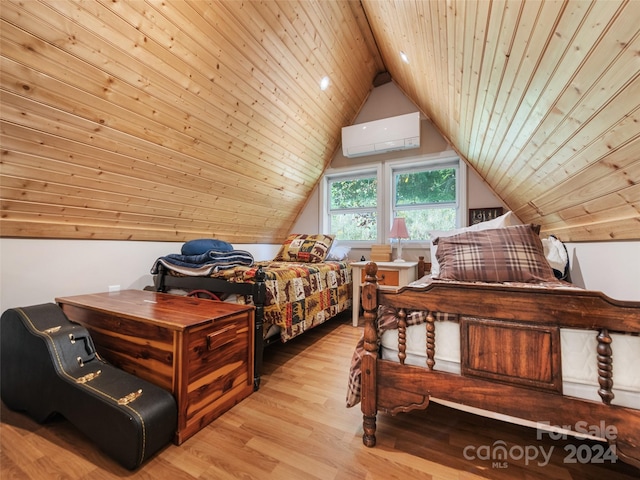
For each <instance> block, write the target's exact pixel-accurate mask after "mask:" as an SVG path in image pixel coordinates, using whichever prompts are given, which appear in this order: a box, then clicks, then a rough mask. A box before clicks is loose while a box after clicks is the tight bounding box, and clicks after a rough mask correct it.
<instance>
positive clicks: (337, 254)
mask: <svg viewBox="0 0 640 480" xmlns="http://www.w3.org/2000/svg"><path fill="white" fill-rule="evenodd" d="M350 251H351V247H347V246H345V245H338V240H334V241H333V245H332V246H331V249H330V250H329V253H328V254H327V258H326V259H325V260H330V261H333V262H342V261H345V260H347V259H348V258H349V252H350Z"/></svg>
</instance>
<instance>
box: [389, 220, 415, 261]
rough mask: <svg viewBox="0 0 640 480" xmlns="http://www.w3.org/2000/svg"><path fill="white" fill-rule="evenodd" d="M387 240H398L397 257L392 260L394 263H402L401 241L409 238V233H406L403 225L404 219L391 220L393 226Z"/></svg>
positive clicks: (405, 225) (405, 226)
mask: <svg viewBox="0 0 640 480" xmlns="http://www.w3.org/2000/svg"><path fill="white" fill-rule="evenodd" d="M389 238H397V239H398V256H397V257H396V259H395V260H394V262H404V259H403V258H402V239H403V238H410V237H409V232H408V231H407V224H406V223H405V220H404V218H402V217H396V218H394V219H393V225H392V226H391V232H389Z"/></svg>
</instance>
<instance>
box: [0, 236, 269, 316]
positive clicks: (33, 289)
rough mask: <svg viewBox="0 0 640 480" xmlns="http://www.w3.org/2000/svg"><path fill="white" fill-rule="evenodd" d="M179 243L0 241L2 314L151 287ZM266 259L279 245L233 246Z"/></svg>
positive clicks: (259, 258) (0, 302) (7, 239)
mask: <svg viewBox="0 0 640 480" xmlns="http://www.w3.org/2000/svg"><path fill="white" fill-rule="evenodd" d="M181 246H182V243H181V242H180V243H170V242H127V241H107V240H39V239H14V238H3V239H0V310H1V311H3V312H4V311H5V310H6V309H7V308H12V307H20V306H28V305H37V304H40V303H47V302H53V301H54V299H55V298H56V297H60V296H69V295H80V294H84V293H96V292H106V291H108V289H109V287H110V286H113V285H119V286H120V288H121V289H122V290H125V289H129V288H132V289H142V288H144V287H145V286H147V285H153V277H152V275H151V273H150V270H151V267H152V265H153V263H154V261H155V260H156V259H157V258H158V257H161V256H163V255H167V254H169V253H180V248H181ZM234 247H235V248H236V249H239V250H247V251H249V252H251V254H252V255H253V256H254V258H255V259H256V260H270V259H272V258H273V257H274V256H275V254H276V253H277V251H278V248H279V245H275V246H274V245H234Z"/></svg>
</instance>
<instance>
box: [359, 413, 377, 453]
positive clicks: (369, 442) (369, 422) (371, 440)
mask: <svg viewBox="0 0 640 480" xmlns="http://www.w3.org/2000/svg"><path fill="white" fill-rule="evenodd" d="M362 427H363V430H364V433H363V434H362V443H363V444H364V446H365V447H375V446H376V416H375V415H373V416H367V415H363V416H362Z"/></svg>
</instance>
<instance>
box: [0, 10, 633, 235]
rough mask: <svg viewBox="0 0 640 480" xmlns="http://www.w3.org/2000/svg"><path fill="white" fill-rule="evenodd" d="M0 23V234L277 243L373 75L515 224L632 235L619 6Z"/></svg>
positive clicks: (626, 54)
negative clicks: (383, 78) (405, 101)
mask: <svg viewBox="0 0 640 480" xmlns="http://www.w3.org/2000/svg"><path fill="white" fill-rule="evenodd" d="M0 16H1V22H2V23H1V24H0V41H1V43H0V47H1V61H2V64H1V65H0V72H1V79H0V95H1V97H0V101H1V103H2V108H1V112H0V115H1V122H2V124H1V128H2V131H1V133H2V160H1V162H2V163H1V168H2V171H1V172H0V174H1V177H0V181H1V187H2V191H1V197H2V221H1V224H0V229H1V231H0V233H1V235H2V236H13V237H39V238H96V239H98V238H100V239H130V240H158V241H184V240H187V239H191V238H198V237H203V236H206V237H211V236H214V237H218V238H222V239H225V240H228V241H231V242H234V243H262V242H265V243H278V242H280V241H281V240H282V239H283V238H284V237H285V236H286V235H287V233H288V232H289V230H290V228H291V227H292V224H293V222H294V220H295V218H296V216H297V215H298V213H299V212H300V211H301V210H302V209H303V208H304V205H305V202H306V200H307V198H308V196H309V195H310V193H311V192H312V190H313V188H314V186H315V185H316V184H317V182H318V180H319V178H320V176H321V175H322V172H323V171H324V169H325V168H326V167H327V166H328V164H329V163H330V162H331V160H332V158H333V155H334V153H335V151H336V150H337V149H338V148H339V147H340V131H341V130H340V129H341V127H343V126H345V125H349V124H351V123H352V122H353V120H354V119H355V117H356V115H357V113H358V111H359V110H360V108H361V107H362V105H363V103H364V102H365V101H366V99H367V96H368V94H369V92H370V90H371V88H372V82H373V79H374V78H375V76H376V75H377V74H378V73H380V72H382V71H388V72H389V73H390V74H391V77H392V78H393V79H394V81H395V82H396V84H397V85H398V86H399V87H400V88H401V89H402V91H404V92H405V93H406V95H407V96H408V97H409V98H410V99H411V100H412V101H413V102H415V104H416V105H417V106H418V108H419V109H420V110H421V111H422V112H423V113H424V114H425V115H427V116H428V117H429V118H430V119H431V121H432V122H433V123H434V125H435V126H436V127H437V128H438V129H439V131H440V132H441V133H442V135H443V136H444V137H445V138H446V139H447V140H448V141H449V142H450V143H451V144H452V145H453V146H454V148H455V149H456V150H457V151H458V152H459V153H460V155H461V156H462V157H463V158H464V159H465V160H466V161H467V162H468V163H469V165H470V166H471V167H472V168H473V169H474V170H475V171H476V172H478V174H479V175H480V176H481V177H482V178H484V179H485V180H486V182H487V183H488V184H489V185H490V186H491V188H492V189H493V190H494V192H495V193H496V194H497V195H498V196H499V197H500V198H501V199H502V200H503V201H504V202H505V204H506V205H507V206H508V207H509V208H510V209H512V210H513V211H515V212H516V213H517V215H518V216H519V217H520V218H521V219H522V220H524V221H531V222H537V223H541V224H542V225H543V231H544V232H549V233H556V234H557V235H559V236H560V238H562V239H563V240H571V241H580V240H610V239H640V185H638V183H639V180H640V141H639V137H640V127H639V123H638V120H639V118H640V117H639V115H640V113H639V106H640V78H639V76H640V75H639V74H640V35H639V34H640V30H639V26H640V3H638V2H634V1H628V2H625V1H615V0H602V1H596V2H586V1H582V0H579V1H575V2H564V1H545V2H542V1H539V0H531V1H526V2H522V1H513V2H510V1H503V2H501V1H488V0H487V1H466V0H461V1H373V0H371V1H370V0H363V1H362V2H346V1H342V2H340V1H321V2H310V1H300V2H289V1H285V2H275V1H264V2H257V1H255V2H254V1H245V2H241V1H221V2H214V1H202V0H192V1H185V0H175V1H173V0H171V1H168V0H162V1H160V0H157V1H156V0H148V1H142V0H131V1H124V0H120V1H117V0H116V1H113V0H100V1H84V2H81V1H78V2H75V1H64V0H59V1H56V2H50V1H42V2H39V1H35V0H29V1H14V0H3V1H2V6H1V8H0ZM400 51H403V52H405V53H406V55H407V56H408V58H409V63H408V64H407V63H404V62H403V61H402V60H401V59H400ZM324 76H328V77H329V78H330V85H329V88H328V89H327V90H325V91H322V90H321V89H320V88H319V83H320V80H321V79H322V78H323V77H324Z"/></svg>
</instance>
